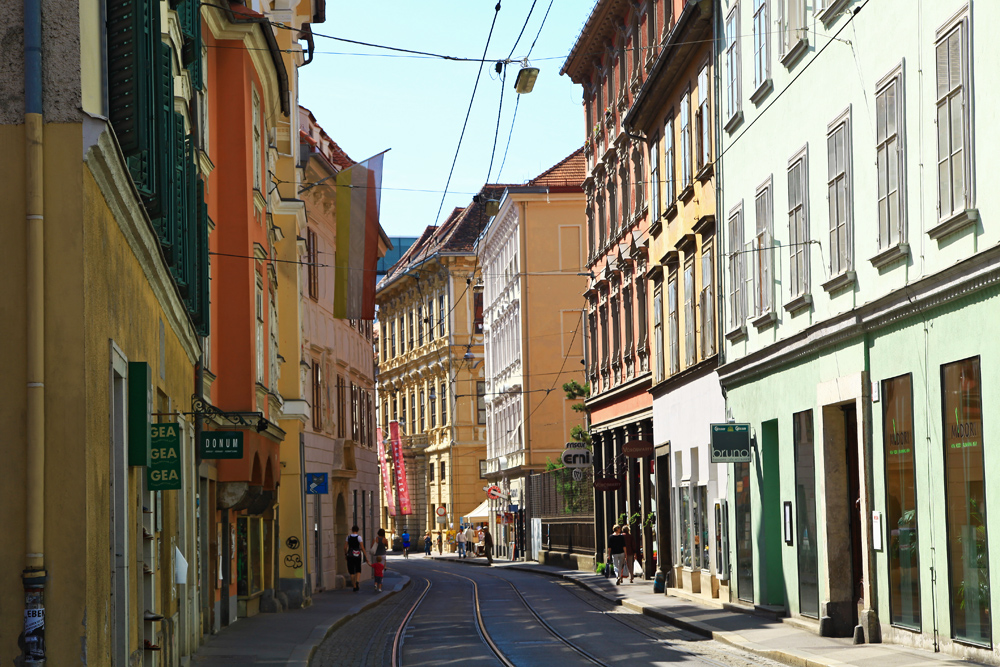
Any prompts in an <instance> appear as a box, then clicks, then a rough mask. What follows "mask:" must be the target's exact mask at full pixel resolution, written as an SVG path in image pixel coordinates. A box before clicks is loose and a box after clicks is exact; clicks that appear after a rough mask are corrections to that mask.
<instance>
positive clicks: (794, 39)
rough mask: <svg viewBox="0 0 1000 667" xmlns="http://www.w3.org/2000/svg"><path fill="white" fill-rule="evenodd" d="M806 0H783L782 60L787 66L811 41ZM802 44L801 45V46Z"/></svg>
mask: <svg viewBox="0 0 1000 667" xmlns="http://www.w3.org/2000/svg"><path fill="white" fill-rule="evenodd" d="M808 35H809V32H808V26H807V23H806V0H781V56H780V58H781V61H782V62H783V63H785V65H786V66H789V65H791V62H792V61H793V60H794V59H796V57H797V56H798V55H799V53H800V51H802V50H804V48H803V47H805V46H806V45H807V44H808V43H809V37H808ZM800 45H801V46H800Z"/></svg>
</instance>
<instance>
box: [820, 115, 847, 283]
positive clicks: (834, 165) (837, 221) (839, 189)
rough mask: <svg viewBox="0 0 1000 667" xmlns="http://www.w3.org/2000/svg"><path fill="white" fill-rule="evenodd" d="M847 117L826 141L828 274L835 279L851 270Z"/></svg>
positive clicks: (833, 128) (830, 131) (838, 121)
mask: <svg viewBox="0 0 1000 667" xmlns="http://www.w3.org/2000/svg"><path fill="white" fill-rule="evenodd" d="M850 141H851V138H850V115H849V112H845V114H844V116H842V117H841V118H840V119H839V120H837V121H835V122H834V124H832V125H831V126H830V129H829V132H828V134H827V138H826V152H827V165H828V173H829V176H828V178H827V197H828V198H829V202H830V275H831V276H838V275H841V274H844V273H846V272H847V271H849V270H851V268H852V267H853V257H852V256H851V255H852V253H851V243H852V240H853V239H852V236H853V233H852V229H851V214H850V209H851V180H850Z"/></svg>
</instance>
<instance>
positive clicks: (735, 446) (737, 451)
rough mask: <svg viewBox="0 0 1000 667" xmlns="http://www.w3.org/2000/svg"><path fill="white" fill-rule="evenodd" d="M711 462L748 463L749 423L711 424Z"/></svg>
mask: <svg viewBox="0 0 1000 667" xmlns="http://www.w3.org/2000/svg"><path fill="white" fill-rule="evenodd" d="M711 429H712V439H711V443H712V463H750V424H712V425H711Z"/></svg>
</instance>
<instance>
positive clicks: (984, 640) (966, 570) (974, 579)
mask: <svg viewBox="0 0 1000 667" xmlns="http://www.w3.org/2000/svg"><path fill="white" fill-rule="evenodd" d="M941 394H942V401H941V407H942V412H943V415H942V422H943V423H942V430H943V432H944V438H943V440H944V442H943V444H944V467H945V471H944V472H945V501H946V516H947V520H946V521H945V526H946V530H947V535H948V584H949V590H950V593H951V605H950V606H951V632H952V636H953V637H955V638H956V639H961V640H965V641H969V642H975V643H977V644H987V645H988V644H990V643H991V641H992V632H991V619H992V615H991V614H990V610H991V605H990V566H989V557H988V553H987V544H988V542H987V532H986V531H987V517H986V469H985V466H984V461H983V449H984V443H983V401H982V391H981V375H980V370H979V357H973V358H971V359H965V360H964V361H957V362H955V363H952V364H947V365H944V366H942V367H941Z"/></svg>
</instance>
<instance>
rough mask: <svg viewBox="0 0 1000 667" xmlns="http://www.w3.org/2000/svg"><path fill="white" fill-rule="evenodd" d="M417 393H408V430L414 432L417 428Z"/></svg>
mask: <svg viewBox="0 0 1000 667" xmlns="http://www.w3.org/2000/svg"><path fill="white" fill-rule="evenodd" d="M418 423H419V422H417V393H416V392H411V393H410V432H411V433H413V432H416V430H417V424H418Z"/></svg>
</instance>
